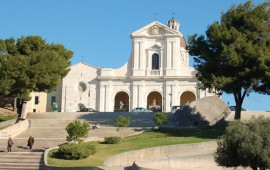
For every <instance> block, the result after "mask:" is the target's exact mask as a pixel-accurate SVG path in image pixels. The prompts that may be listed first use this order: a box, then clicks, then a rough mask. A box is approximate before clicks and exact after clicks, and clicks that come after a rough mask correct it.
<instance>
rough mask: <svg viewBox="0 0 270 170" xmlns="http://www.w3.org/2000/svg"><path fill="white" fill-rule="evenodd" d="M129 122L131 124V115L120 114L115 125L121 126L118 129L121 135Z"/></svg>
mask: <svg viewBox="0 0 270 170" xmlns="http://www.w3.org/2000/svg"><path fill="white" fill-rule="evenodd" d="M129 124H130V117H125V116H119V117H118V118H117V119H116V120H115V122H114V125H115V126H117V127H119V129H117V130H120V135H121V136H122V130H123V128H124V127H127V126H129Z"/></svg>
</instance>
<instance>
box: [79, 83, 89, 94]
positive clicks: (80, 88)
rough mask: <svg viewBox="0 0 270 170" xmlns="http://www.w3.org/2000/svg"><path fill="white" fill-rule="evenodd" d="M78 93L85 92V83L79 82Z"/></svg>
mask: <svg viewBox="0 0 270 170" xmlns="http://www.w3.org/2000/svg"><path fill="white" fill-rule="evenodd" d="M77 88H78V91H79V92H85V91H86V89H87V86H86V84H85V83H83V82H80V83H79V84H78V87H77Z"/></svg>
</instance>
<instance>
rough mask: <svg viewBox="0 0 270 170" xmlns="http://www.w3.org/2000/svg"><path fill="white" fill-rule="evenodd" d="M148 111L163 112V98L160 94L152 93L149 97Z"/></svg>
mask: <svg viewBox="0 0 270 170" xmlns="http://www.w3.org/2000/svg"><path fill="white" fill-rule="evenodd" d="M147 109H149V110H152V111H162V96H161V94H160V93H159V92H156V91H154V92H151V93H149V95H148V96H147Z"/></svg>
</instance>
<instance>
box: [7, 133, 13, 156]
mask: <svg viewBox="0 0 270 170" xmlns="http://www.w3.org/2000/svg"><path fill="white" fill-rule="evenodd" d="M12 145H13V140H12V139H11V137H9V138H8V142H7V150H8V152H9V153H11V148H12Z"/></svg>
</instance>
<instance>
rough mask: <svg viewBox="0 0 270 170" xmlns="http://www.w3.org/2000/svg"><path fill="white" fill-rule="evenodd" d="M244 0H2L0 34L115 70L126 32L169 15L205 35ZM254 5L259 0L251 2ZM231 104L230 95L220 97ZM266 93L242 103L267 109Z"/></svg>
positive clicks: (126, 44)
mask: <svg viewBox="0 0 270 170" xmlns="http://www.w3.org/2000/svg"><path fill="white" fill-rule="evenodd" d="M243 2H246V1H245V0H189V1H185V0H114V1H113V0H43V1H41V0H23V1H22V0H2V1H1V2H0V6H1V11H0V21H1V27H0V38H1V39H6V38H11V37H14V38H19V37H21V36H28V35H39V36H41V37H42V38H43V39H46V41H47V43H60V44H63V45H64V46H65V47H66V48H68V49H70V50H72V51H73V52H74V56H73V58H72V59H71V62H72V64H76V63H78V62H80V61H82V60H83V61H84V62H86V63H88V64H90V65H93V66H102V67H109V68H118V67H121V66H122V65H123V64H125V63H126V62H127V60H128V58H129V57H130V54H131V39H130V37H129V35H130V34H131V33H132V32H134V31H136V30H138V29H139V28H141V27H143V26H145V25H147V24H149V23H151V22H152V21H154V20H157V21H159V22H161V23H163V24H166V23H167V21H168V20H169V19H170V18H171V17H174V18H176V19H178V20H179V22H180V31H181V32H182V33H183V35H184V37H185V38H186V39H187V36H188V35H192V34H195V33H198V34H204V33H205V30H206V29H207V26H208V25H210V24H212V23H213V22H214V21H219V19H220V15H221V12H226V11H227V9H228V8H230V7H231V5H232V4H239V3H243ZM253 2H254V3H255V4H258V3H262V2H263V0H253ZM222 98H223V99H224V101H225V102H226V103H227V102H228V101H229V102H230V104H231V105H234V100H233V96H232V95H224V96H223V97H222ZM268 101H270V96H265V95H256V94H251V95H250V96H249V97H247V98H246V99H245V101H244V103H243V107H245V108H247V109H249V110H268V111H270V105H269V102H268Z"/></svg>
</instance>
